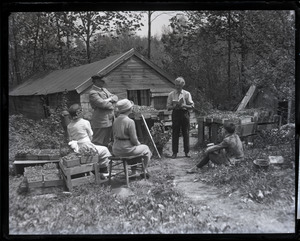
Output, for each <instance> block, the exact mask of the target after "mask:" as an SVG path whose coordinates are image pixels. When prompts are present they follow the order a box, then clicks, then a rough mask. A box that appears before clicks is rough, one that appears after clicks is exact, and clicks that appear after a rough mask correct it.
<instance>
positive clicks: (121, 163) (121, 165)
mask: <svg viewBox="0 0 300 241" xmlns="http://www.w3.org/2000/svg"><path fill="white" fill-rule="evenodd" d="M145 157H146V155H145V154H143V155H140V156H111V157H108V159H109V160H110V162H109V182H110V181H111V176H112V175H111V174H112V171H113V170H114V171H117V172H116V173H115V176H117V175H120V174H122V173H124V174H125V178H126V184H127V187H128V186H129V178H130V177H134V176H135V175H129V171H128V168H129V167H130V168H131V167H135V168H136V170H140V171H141V172H142V173H143V174H144V178H145V179H146V172H145V166H144V162H143V159H144V158H145Z"/></svg>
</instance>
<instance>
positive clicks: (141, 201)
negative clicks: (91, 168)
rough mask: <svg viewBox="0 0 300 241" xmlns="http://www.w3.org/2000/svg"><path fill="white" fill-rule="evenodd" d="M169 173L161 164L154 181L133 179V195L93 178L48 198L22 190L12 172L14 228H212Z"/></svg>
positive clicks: (70, 231) (28, 231)
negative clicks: (124, 194)
mask: <svg viewBox="0 0 300 241" xmlns="http://www.w3.org/2000/svg"><path fill="white" fill-rule="evenodd" d="M152 165H153V164H152ZM154 165H158V162H154ZM169 177H170V175H169V173H168V170H167V169H165V168H161V169H160V171H158V172H156V173H154V174H153V176H152V180H151V183H150V182H144V181H136V182H131V188H130V189H131V191H132V192H133V193H134V196H128V197H120V196H118V195H116V194H114V193H113V192H112V191H111V188H110V187H109V186H104V185H100V186H99V185H95V184H90V185H83V186H79V187H75V188H74V190H73V192H72V194H70V193H64V192H62V191H63V190H57V191H56V193H55V195H54V196H53V195H52V196H50V197H49V199H47V198H45V197H39V196H35V195H33V194H32V193H30V192H29V193H27V194H24V195H17V192H16V189H17V184H18V183H19V182H20V181H21V180H20V179H21V178H17V177H10V183H11V184H12V185H10V193H9V199H10V200H11V202H10V219H9V223H10V231H11V233H12V234H109V233H113V234H122V233H123V234H134V233H139V234H141V233H154V234H157V233H193V232H194V233H197V232H204V233H205V232H210V231H209V229H208V226H207V222H206V221H205V220H204V219H203V217H201V210H200V207H196V206H195V205H193V204H191V203H189V202H187V201H186V200H185V199H184V196H183V195H182V194H181V193H180V192H178V191H177V190H176V189H175V188H173V186H172V182H171V181H170V179H169ZM13 184H14V185H15V186H13Z"/></svg>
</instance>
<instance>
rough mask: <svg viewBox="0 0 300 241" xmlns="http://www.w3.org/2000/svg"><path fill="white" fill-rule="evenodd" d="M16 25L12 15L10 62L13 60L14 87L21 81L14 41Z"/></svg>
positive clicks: (16, 45) (15, 42)
mask: <svg viewBox="0 0 300 241" xmlns="http://www.w3.org/2000/svg"><path fill="white" fill-rule="evenodd" d="M15 25H16V23H15V18H14V16H13V15H12V35H11V37H12V45H11V46H12V60H13V69H14V72H15V76H16V82H17V83H16V85H19V84H21V82H22V79H21V74H20V68H19V54H18V43H17V41H16V36H17V33H16V28H15V27H16V26H15ZM12 85H13V86H15V83H14V81H13V83H12Z"/></svg>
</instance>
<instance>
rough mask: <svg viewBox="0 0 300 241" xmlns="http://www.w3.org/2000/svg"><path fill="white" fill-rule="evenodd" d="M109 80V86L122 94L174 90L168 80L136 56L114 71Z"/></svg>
mask: <svg viewBox="0 0 300 241" xmlns="http://www.w3.org/2000/svg"><path fill="white" fill-rule="evenodd" d="M109 78H110V79H109V81H108V83H107V85H108V86H109V87H110V88H111V89H119V90H120V92H127V89H129V90H130V89H131V90H134V89H162V88H170V89H171V88H173V85H172V84H171V83H170V82H168V80H167V79H165V78H164V77H163V76H161V75H160V74H159V73H157V72H156V71H155V70H154V69H152V68H151V67H150V66H148V65H146V64H145V63H144V62H143V61H141V60H140V59H139V58H137V57H135V56H132V57H131V58H130V59H128V60H127V61H125V62H124V63H123V64H121V65H120V66H118V67H117V68H116V69H114V70H113V71H112V72H111V73H110V74H109Z"/></svg>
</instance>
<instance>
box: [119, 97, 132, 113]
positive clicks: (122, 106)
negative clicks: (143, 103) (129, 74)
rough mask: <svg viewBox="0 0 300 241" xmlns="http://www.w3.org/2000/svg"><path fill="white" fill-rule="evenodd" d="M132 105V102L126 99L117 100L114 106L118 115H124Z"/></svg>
mask: <svg viewBox="0 0 300 241" xmlns="http://www.w3.org/2000/svg"><path fill="white" fill-rule="evenodd" d="M133 105H134V103H133V101H131V100H128V99H123V100H119V101H118V102H117V104H116V107H117V108H118V110H119V112H120V113H124V112H126V111H127V110H129V109H130V108H131V107H132V106H133Z"/></svg>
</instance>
